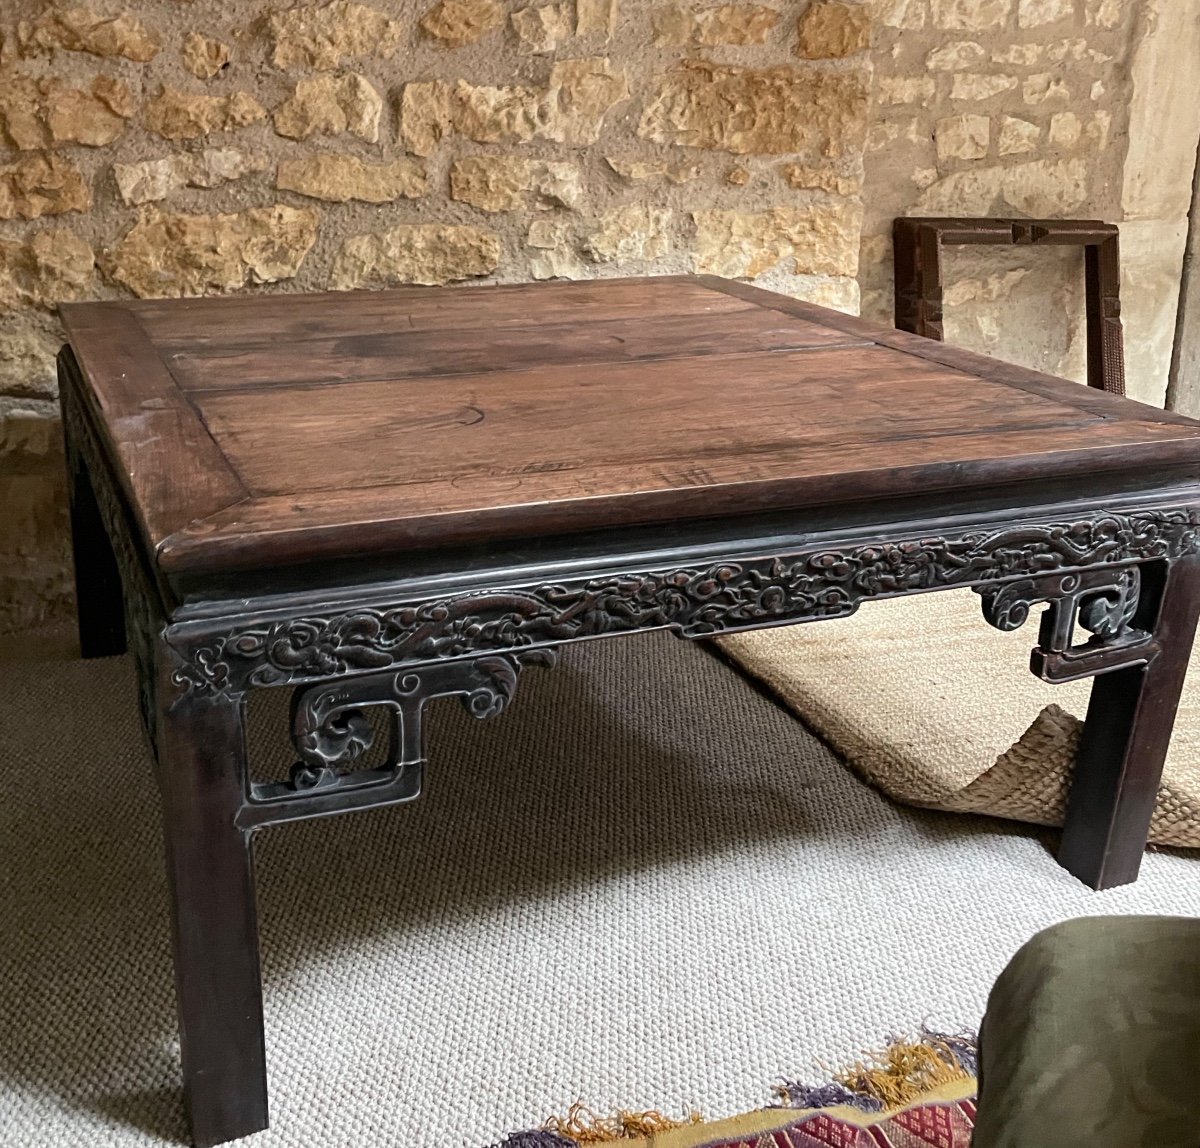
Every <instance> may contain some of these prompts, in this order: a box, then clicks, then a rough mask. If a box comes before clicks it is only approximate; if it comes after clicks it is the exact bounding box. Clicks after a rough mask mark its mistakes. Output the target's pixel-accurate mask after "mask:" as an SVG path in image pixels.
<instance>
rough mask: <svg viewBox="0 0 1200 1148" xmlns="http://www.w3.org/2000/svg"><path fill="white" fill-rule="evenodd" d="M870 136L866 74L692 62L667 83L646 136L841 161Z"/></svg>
mask: <svg viewBox="0 0 1200 1148" xmlns="http://www.w3.org/2000/svg"><path fill="white" fill-rule="evenodd" d="M866 130H867V83H866V76H865V75H864V74H863V73H862V72H859V71H836V72H835V71H826V70H818V69H816V68H786V67H784V68H762V69H758V68H740V67H734V66H732V65H723V64H712V63H709V62H707V61H702V60H687V61H684V62H683V63H682V64H680V65H679V66H678V67H677V68H675V69H674V70H673V71H671V72H668V73H667V74H666V75H665V76H663V77H662V78H661V80H660V82H659V89H658V94H657V95H656V96H655V97H654V98H653V99H652V100H651V101H650V103H649V104H648V105H647V107H646V110H645V112H644V113H643V115H642V121H641V124H640V125H639V127H638V134H639V135H641V136H642V137H643V138H645V139H651V140H657V141H660V142H665V143H675V144H683V145H684V146H687V147H695V148H707V149H711V150H718V151H728V152H732V153H733V154H735V155H746V154H749V153H762V154H767V155H786V154H790V153H796V154H801V155H820V156H824V157H826V158H834V159H836V158H838V157H840V156H843V155H849V154H855V153H857V152H859V151H860V150H861V149H862V146H863V142H864V140H865V139H866Z"/></svg>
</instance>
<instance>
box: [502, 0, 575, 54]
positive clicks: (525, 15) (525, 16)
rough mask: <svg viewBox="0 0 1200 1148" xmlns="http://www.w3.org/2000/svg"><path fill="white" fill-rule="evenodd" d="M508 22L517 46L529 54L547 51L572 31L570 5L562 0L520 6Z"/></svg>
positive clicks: (565, 38)
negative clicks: (559, 1) (558, 2)
mask: <svg viewBox="0 0 1200 1148" xmlns="http://www.w3.org/2000/svg"><path fill="white" fill-rule="evenodd" d="M509 22H510V23H511V24H512V30H513V35H514V36H516V38H517V48H518V50H519V51H521V52H522V53H524V54H525V55H529V56H544V55H548V54H549V53H551V52H553V51H554V50H555V49H556V48H557V47H558V46H559V45H560V44H561V43H562V42H563V41H564V40H568V39H570V37H571V33H572V27H571V7H570V4H568V3H565V2H564V3H561V4H541V5H537V6H530V7H529V8H519V9H517V11H516V12H514V13H513V14H512V15H511V16H510V17H509Z"/></svg>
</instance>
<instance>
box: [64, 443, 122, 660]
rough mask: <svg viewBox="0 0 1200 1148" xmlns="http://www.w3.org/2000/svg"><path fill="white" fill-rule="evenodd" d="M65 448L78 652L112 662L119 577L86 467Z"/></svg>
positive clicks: (118, 647)
mask: <svg viewBox="0 0 1200 1148" xmlns="http://www.w3.org/2000/svg"><path fill="white" fill-rule="evenodd" d="M66 446H67V469H68V483H69V485H68V496H69V498H70V508H71V550H72V557H73V559H74V572H75V614H76V620H77V622H78V626H79V652H80V653H81V654H82V655H83V657H85V658H109V657H114V656H116V655H117V654H123V653H124V652H125V602H124V597H123V595H122V590H121V571H120V568H119V567H118V566H117V558H116V555H115V554H114V553H113V548H112V543H111V542H110V541H109V539H108V532H107V531H106V530H105V528H104V520H103V518H102V517H101V515H100V508H99V506H98V505H97V504H96V492H95V491H94V490H93V489H92V483H91V479H90V477H89V475H88V472H87V466H86V463H85V462H84V460H83V459H82V458H81V457H80V456H79V452H78V451H77V450H75V449H74V445H73V444H72V443H71V442H70V441H69V440H68V442H67V444H66Z"/></svg>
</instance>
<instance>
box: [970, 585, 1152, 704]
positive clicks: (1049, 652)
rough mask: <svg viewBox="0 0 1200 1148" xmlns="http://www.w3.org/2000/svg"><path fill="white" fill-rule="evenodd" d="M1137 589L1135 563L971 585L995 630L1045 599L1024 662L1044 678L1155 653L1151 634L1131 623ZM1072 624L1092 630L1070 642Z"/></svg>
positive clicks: (1070, 677)
mask: <svg viewBox="0 0 1200 1148" xmlns="http://www.w3.org/2000/svg"><path fill="white" fill-rule="evenodd" d="M1141 589H1142V577H1141V571H1140V570H1139V569H1138V567H1136V566H1118V567H1110V566H1105V567H1100V568H1098V569H1095V570H1084V571H1080V572H1077V573H1070V574H1050V575H1043V576H1040V577H1036V578H1022V579H1020V580H1018V581H1014V582H1006V583H1004V584H1003V585H1002V586H998V587H994V588H992V587H976V592H977V593H978V594H979V595H980V596H981V597H982V598H983V616H984V617H985V618H986V619H987V621H988V622H989V623H990V624H991V625H993V626H995V627H996V629H998V630H1016V629H1018V628H1020V627H1021V626H1022V625H1024V623H1025V621H1026V620H1027V619H1028V617H1029V612H1030V610H1032V609H1033V608H1034V607H1035V606H1037V605H1042V604H1045V606H1046V611H1045V613H1044V614H1043V615H1042V620H1041V628H1040V631H1039V633H1038V644H1037V646H1036V648H1035V649H1034V650H1033V651H1032V653H1031V654H1030V663H1029V668H1030V669H1031V670H1032V671H1033V673H1034V674H1036V675H1037V676H1038V677H1039V678H1041V679H1042V680H1043V681H1046V682H1052V683H1059V682H1072V681H1076V680H1078V679H1079V678H1089V677H1092V676H1093V675H1095V674H1101V673H1106V672H1108V671H1110V670H1118V669H1123V668H1124V667H1126V666H1134V665H1142V664H1145V663H1146V662H1149V661H1150V660H1151V659H1152V658H1153V657H1154V656H1155V655H1156V654H1157V653H1158V644H1157V642H1156V641H1155V639H1154V636H1153V634H1151V633H1149V632H1148V631H1146V630H1142V629H1139V628H1137V627H1135V626H1134V625H1133V621H1134V619H1135V617H1136V615H1137V611H1138V604H1139V597H1140V594H1141ZM1076 626H1079V627H1081V628H1082V629H1084V630H1086V631H1087V632H1088V633H1089V634H1091V635H1092V636H1091V637H1090V638H1089V639H1088V640H1087V641H1086V642H1083V643H1081V644H1078V645H1076V644H1074V635H1075V629H1076Z"/></svg>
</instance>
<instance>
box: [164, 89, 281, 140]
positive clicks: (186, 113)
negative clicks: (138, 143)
mask: <svg viewBox="0 0 1200 1148" xmlns="http://www.w3.org/2000/svg"><path fill="white" fill-rule="evenodd" d="M266 115H267V109H266V108H264V107H263V106H262V104H260V103H259V102H258V101H257V100H256V99H255V98H254V97H253V96H252V95H250V94H249V93H248V92H234V93H233V94H232V95H228V96H202V95H194V94H193V93H191V92H184V91H180V90H179V89H178V88H172V87H170V86H167V85H164V86H163V89H162V91H161V92H160V93H159V95H158V96H157V97H156V98H155V99H154V100H152V101H151V102H150V103H148V104H147V105H146V109H145V123H146V127H147V128H148V129H149V130H150V131H152V132H154V133H155V134H157V135H160V136H162V137H163V139H168V140H194V139H200V138H201V137H203V136H206V135H209V134H211V133H212V132H228V131H234V130H235V129H237V128H242V127H246V125H247V124H253V123H258V121H259V120H262V119H265V118H266Z"/></svg>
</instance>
